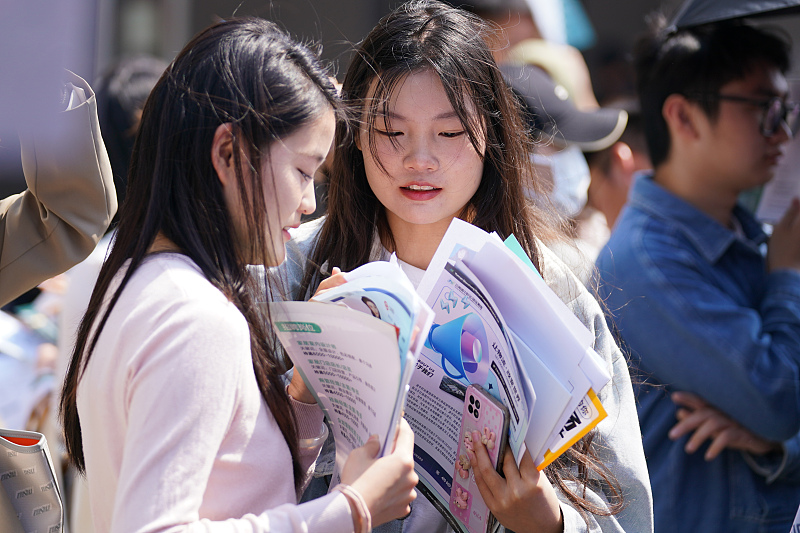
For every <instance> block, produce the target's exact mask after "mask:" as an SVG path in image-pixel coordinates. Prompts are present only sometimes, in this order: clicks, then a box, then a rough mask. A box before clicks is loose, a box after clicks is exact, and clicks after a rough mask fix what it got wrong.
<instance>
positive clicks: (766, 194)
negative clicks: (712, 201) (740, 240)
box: [755, 79, 800, 224]
mask: <svg viewBox="0 0 800 533" xmlns="http://www.w3.org/2000/svg"><path fill="white" fill-rule="evenodd" d="M789 99H790V100H793V101H795V102H797V100H798V99H800V79H793V80H789ZM798 178H800V135H795V138H794V139H792V140H790V141H789V142H788V143H787V145H786V152H785V154H784V157H783V158H782V159H781V161H780V162H779V163H778V166H777V167H776V168H775V175H774V176H773V177H772V179H771V180H770V181H769V182H768V183H767V184H766V185H765V186H764V188H763V189H762V191H761V194H760V197H759V200H758V205H757V207H756V210H755V211H756V212H755V215H756V218H757V219H758V220H759V221H761V222H765V223H767V224H776V223H777V222H778V221H779V220H780V219H781V218H783V215H784V213H786V210H787V209H788V208H789V204H791V202H792V199H793V198H800V179H798Z"/></svg>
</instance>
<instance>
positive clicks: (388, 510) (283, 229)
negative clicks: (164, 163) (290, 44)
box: [151, 109, 418, 531]
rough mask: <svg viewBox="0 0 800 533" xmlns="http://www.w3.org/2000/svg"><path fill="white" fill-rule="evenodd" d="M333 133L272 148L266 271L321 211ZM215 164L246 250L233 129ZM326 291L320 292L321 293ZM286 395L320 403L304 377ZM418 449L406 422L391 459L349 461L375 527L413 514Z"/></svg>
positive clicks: (323, 120) (348, 474)
mask: <svg viewBox="0 0 800 533" xmlns="http://www.w3.org/2000/svg"><path fill="white" fill-rule="evenodd" d="M334 129H335V120H334V115H333V111H332V110H330V109H329V110H327V111H326V112H325V113H323V114H322V116H320V117H318V118H317V119H316V120H314V121H312V122H311V123H310V124H308V125H306V126H303V127H301V128H300V129H299V130H298V131H296V132H295V133H293V134H292V135H289V136H288V137H286V138H284V139H282V140H281V141H278V142H275V143H273V144H272V145H271V146H270V147H269V157H268V159H267V161H268V162H267V163H265V168H263V169H262V176H264V194H265V205H266V207H267V210H268V213H269V215H268V228H267V230H268V231H267V234H268V235H269V239H270V242H269V243H266V246H267V248H268V249H270V250H271V251H272V252H271V255H270V257H269V258H268V259H269V260H270V264H269V265H267V266H277V265H279V264H280V263H281V262H283V260H284V258H285V255H286V248H285V243H286V241H288V240H289V233H288V231H287V230H288V228H292V227H297V226H299V224H300V216H301V215H303V214H308V213H312V212H313V211H314V209H315V207H316V203H315V199H314V186H313V183H314V180H313V176H314V173H315V172H316V171H317V169H318V168H319V167H320V165H321V164H322V163H323V161H324V160H325V157H326V155H327V153H328V150H329V148H330V146H331V143H332V142H333V134H334ZM243 161H244V158H243ZM211 162H212V164H213V166H214V169H215V170H216V172H217V176H218V178H219V180H220V182H221V183H222V187H223V194H225V199H226V204H227V207H228V209H229V210H230V212H231V213H234V225H235V230H236V240H237V242H239V243H240V245H241V246H243V247H244V244H243V243H244V242H245V239H246V238H247V235H246V233H247V232H246V231H245V229H244V224H243V220H242V219H241V218H240V217H238V218H237V217H236V215H235V213H238V212H241V204H240V199H239V192H238V186H237V180H236V176H235V172H234V167H233V165H234V158H233V144H232V127H231V125H230V124H223V125H221V126H219V127H218V128H217V130H216V133H215V136H214V141H213V143H212V149H211ZM244 248H245V249H246V247H244ZM151 251H177V247H176V246H175V245H174V244H173V243H171V242H169V240H168V239H166V238H165V237H164V236H163V235H159V236H158V237H157V238H156V241H155V242H154V243H153V245H152V246H151ZM325 288H326V286H321V287H320V290H321V291H323V290H325ZM327 288H330V287H327ZM287 392H288V393H289V395H291V396H292V398H294V399H295V400H297V401H300V402H303V403H309V404H313V403H316V400H315V399H314V397H313V395H312V394H311V392H310V391H309V390H308V388H307V387H306V385H305V383H304V382H303V380H302V378H301V377H300V373H299V372H295V373H294V375H293V376H292V380H291V382H290V384H289V386H288V387H287ZM413 446H414V433H413V431H412V430H411V428H410V427H409V425H408V423H407V422H405V420H403V421H401V424H400V425H399V426H398V430H397V435H396V438H395V443H394V448H393V450H392V453H390V454H387V455H385V456H384V457H381V458H378V453H379V451H380V442H379V441H378V439H377V437H375V436H373V437H371V438H370V440H368V441H367V443H366V444H364V446H361V447H359V448H356V449H355V450H353V452H352V453H351V454H350V455H349V456H348V459H347V461H346V462H345V465H344V467H343V469H342V474H341V479H342V482H343V483H346V484H348V485H350V486H352V487H353V488H354V489H356V490H357V491H358V492H359V493H360V494H361V495H362V496H363V497H364V500H365V502H366V504H367V508H368V509H369V512H370V515H371V517H372V523H373V525H379V524H382V523H384V522H388V521H389V520H393V519H395V518H399V517H401V516H405V515H407V514H408V513H409V512H410V511H411V508H410V507H409V505H410V503H411V502H412V501H413V500H414V499H415V498H416V492H415V491H414V487H415V486H416V484H417V481H418V477H417V475H416V474H415V473H414V461H413ZM347 498H348V502H349V504H350V510H351V514H352V516H353V524H354V528H355V530H356V531H359V530H360V529H361V526H362V524H361V516H360V515H359V514H358V506H357V505H356V503H355V502H354V501H353V500H351V499H350V497H349V496H347Z"/></svg>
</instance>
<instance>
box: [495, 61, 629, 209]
mask: <svg viewBox="0 0 800 533" xmlns="http://www.w3.org/2000/svg"><path fill="white" fill-rule="evenodd" d="M500 70H501V71H502V72H503V76H504V78H505V80H506V82H507V83H508V84H509V85H510V86H511V89H512V90H513V91H514V93H515V94H516V95H517V96H518V97H519V98H520V99H521V101H522V102H523V104H524V108H525V110H526V113H527V118H528V125H529V126H530V128H531V131H532V132H533V134H534V135H535V136H536V138H537V140H538V141H539V150H538V152H537V153H535V154H533V161H534V165H535V169H536V171H537V175H538V177H540V178H542V179H544V180H546V181H549V182H551V183H552V184H553V185H552V187H553V189H552V192H551V193H550V200H551V201H552V202H553V203H554V204H555V206H556V208H557V209H558V210H559V211H560V212H561V214H562V215H564V216H565V217H574V216H575V215H577V214H578V213H579V212H580V211H581V209H583V207H584V205H585V204H586V195H587V189H588V186H589V181H590V178H591V176H590V172H589V166H588V164H587V163H586V159H585V157H584V155H583V152H594V151H598V150H604V149H606V148H608V147H609V146H611V145H612V144H614V142H616V141H617V139H619V137H620V135H622V132H623V131H624V130H625V125H626V123H627V120H628V114H627V112H625V111H624V110H622V109H610V108H596V109H590V110H589V109H587V110H581V109H578V108H577V107H576V105H575V103H574V102H573V100H572V99H571V98H570V94H569V91H567V89H566V88H565V87H564V86H563V85H561V84H559V83H557V82H556V81H555V80H554V79H553V78H551V77H550V76H549V75H548V74H547V73H546V72H545V71H544V70H542V69H541V68H539V67H537V66H534V65H526V64H514V63H504V64H501V65H500Z"/></svg>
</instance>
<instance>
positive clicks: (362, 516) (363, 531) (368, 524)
mask: <svg viewBox="0 0 800 533" xmlns="http://www.w3.org/2000/svg"><path fill="white" fill-rule="evenodd" d="M333 490H338V491H339V492H341V493H342V494H344V496H345V498H347V501H348V503H349V504H350V512H351V513H352V515H353V528H354V531H355V532H356V533H370V531H372V516H371V515H370V512H369V508H368V507H367V502H366V501H364V497H363V496H361V493H360V492H358V491H357V490H356V489H354V488H353V487H351V486H350V485H347V484H345V483H339V484H338V485H336V486H335V487H334V488H333Z"/></svg>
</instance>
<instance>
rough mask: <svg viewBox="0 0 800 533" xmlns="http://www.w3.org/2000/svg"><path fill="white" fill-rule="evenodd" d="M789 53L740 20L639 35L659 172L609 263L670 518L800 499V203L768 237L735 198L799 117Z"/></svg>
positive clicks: (604, 275) (604, 278)
mask: <svg viewBox="0 0 800 533" xmlns="http://www.w3.org/2000/svg"><path fill="white" fill-rule="evenodd" d="M788 55H789V45H788V44H787V43H786V42H784V40H783V39H782V38H781V37H779V36H778V35H775V34H772V33H768V32H766V31H765V30H759V29H755V28H753V27H751V26H747V25H744V24H742V23H719V24H716V25H710V26H705V27H699V28H695V29H688V30H679V31H673V32H666V31H664V30H663V28H655V31H654V32H653V36H652V37H651V38H649V40H646V41H644V42H643V43H642V44H641V45H640V47H639V48H638V49H637V74H638V90H639V96H640V99H641V103H642V113H643V114H644V120H645V130H646V135H647V142H648V149H649V151H650V155H651V158H652V162H653V168H654V172H653V174H652V175H648V176H642V177H640V178H639V179H638V180H637V181H636V183H635V184H634V187H633V190H632V192H631V195H630V199H629V204H628V207H627V208H626V210H625V211H624V212H623V214H622V216H621V219H620V220H619V221H618V223H617V226H616V228H615V230H614V233H613V234H612V237H611V240H610V241H609V243H608V247H607V248H606V249H605V250H604V251H603V252H602V253H601V255H600V257H599V258H598V261H597V267H598V276H599V281H600V285H599V291H600V295H601V297H602V298H603V299H604V300H605V302H606V304H607V305H608V308H609V309H610V311H611V313H612V314H613V315H614V321H615V323H616V326H617V327H618V336H619V338H618V340H619V341H620V346H621V347H623V349H626V350H628V351H629V353H630V357H631V364H632V366H633V367H634V368H635V369H636V370H638V373H637V372H636V371H634V373H633V377H634V381H637V380H638V381H639V383H638V385H637V394H638V399H639V407H638V410H639V418H640V423H641V427H642V432H643V439H644V448H645V453H646V455H647V460H648V467H649V469H650V478H651V482H652V488H653V499H654V507H655V509H654V511H655V531H657V532H659V533H672V532H681V533H683V532H687V531H691V532H694V531H697V532H703V533H711V532H716V531H719V532H726V533H731V532H753V533H755V532H772V531H776V532H780V533H787V532H788V531H789V528H790V526H791V523H792V518H793V517H794V515H795V512H796V511H797V508H798V504H800V436H799V435H798V432H799V431H800V203H798V202H797V200H795V202H794V203H793V205H792V207H791V208H790V209H789V212H788V213H787V214H786V215H785V217H784V218H783V220H781V222H780V223H779V224H777V225H776V226H775V228H774V231H773V234H772V237H771V238H770V239H769V241H768V240H767V237H766V235H765V233H764V232H763V231H762V229H761V227H760V225H759V224H758V223H757V222H756V221H755V220H754V218H753V217H752V216H751V215H750V214H749V213H747V212H746V211H744V210H743V209H742V208H740V207H738V206H737V205H736V200H737V197H738V195H739V194H740V193H741V192H742V191H745V190H747V189H750V188H753V187H756V186H759V185H763V184H765V183H766V182H768V181H769V180H770V178H771V177H772V174H773V171H774V167H775V165H776V164H777V162H778V161H779V159H780V157H781V153H782V150H783V149H784V148H785V145H786V142H787V141H788V140H789V139H790V138H791V136H792V133H793V132H792V130H793V129H795V130H796V128H797V114H798V110H797V106H796V105H794V104H792V103H790V102H787V101H786V93H787V82H786V79H785V78H784V73H785V72H786V71H787V69H788Z"/></svg>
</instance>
